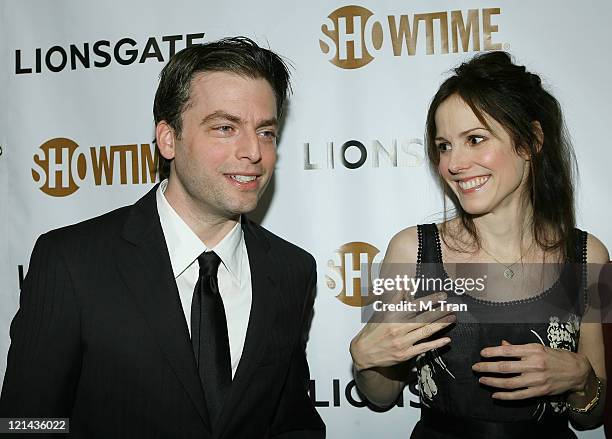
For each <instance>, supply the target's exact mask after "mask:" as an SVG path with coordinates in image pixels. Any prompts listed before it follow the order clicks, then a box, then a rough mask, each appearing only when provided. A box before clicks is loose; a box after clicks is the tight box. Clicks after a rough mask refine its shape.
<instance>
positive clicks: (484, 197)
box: [435, 95, 529, 215]
mask: <svg viewBox="0 0 612 439" xmlns="http://www.w3.org/2000/svg"><path fill="white" fill-rule="evenodd" d="M485 118H486V121H487V123H488V124H489V127H490V129H487V128H486V127H485V126H484V125H483V123H482V122H480V121H479V120H478V118H477V117H476V115H475V114H474V112H473V111H472V109H471V108H470V107H469V105H467V104H466V103H465V102H464V101H463V100H462V99H461V98H460V97H458V96H457V95H453V96H451V97H449V98H448V99H446V100H445V101H444V102H442V104H441V105H440V106H439V107H438V109H437V111H436V115H435V122H436V139H435V141H436V146H437V147H438V151H439V153H440V163H439V165H438V172H439V173H440V175H441V176H442V178H443V179H444V181H446V184H448V185H449V187H450V188H451V190H452V191H453V192H454V193H455V194H456V196H457V198H458V199H459V202H460V203H461V207H463V209H464V210H465V211H466V212H467V213H470V214H472V215H483V214H487V213H491V212H498V213H504V214H505V213H516V212H517V211H518V210H517V209H520V206H521V205H520V202H521V193H522V192H523V189H524V187H525V184H526V181H527V178H528V176H529V163H528V161H527V160H526V159H525V158H523V157H521V156H520V155H519V154H517V153H516V151H515V149H514V145H513V141H512V139H511V137H510V135H509V134H508V133H507V132H506V130H505V129H504V128H503V127H502V126H501V125H500V124H499V123H498V122H496V121H495V120H494V119H492V118H491V117H488V116H487V115H486V114H485ZM513 209H514V210H513Z"/></svg>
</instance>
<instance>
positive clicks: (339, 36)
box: [319, 5, 502, 69]
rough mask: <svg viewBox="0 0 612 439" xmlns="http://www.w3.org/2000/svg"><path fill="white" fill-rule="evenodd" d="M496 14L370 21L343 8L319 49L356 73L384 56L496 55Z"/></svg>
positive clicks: (325, 29)
mask: <svg viewBox="0 0 612 439" xmlns="http://www.w3.org/2000/svg"><path fill="white" fill-rule="evenodd" d="M500 14H501V10H500V8H486V9H469V10H467V11H461V10H454V11H441V12H427V13H418V14H411V15H409V14H403V15H387V16H385V17H382V16H381V17H375V16H374V13H373V12H372V11H370V10H369V9H367V8H364V7H363V6H357V5H350V6H344V7H342V8H339V9H336V10H335V11H333V12H332V13H331V14H329V16H328V17H327V18H326V19H325V22H324V23H323V25H321V39H320V40H319V46H320V48H321V51H322V52H323V53H324V54H326V55H327V56H328V60H329V61H330V62H331V63H332V64H334V65H336V66H338V67H340V68H343V69H358V68H360V67H363V66H365V65H367V64H369V63H370V62H372V60H373V59H374V57H375V56H377V55H378V54H389V52H391V53H392V54H393V56H396V57H399V56H415V55H417V54H419V53H422V52H423V51H424V52H425V53H426V54H427V55H434V54H447V53H450V52H453V53H458V52H469V51H475V52H477V51H480V50H499V49H501V48H502V44H501V43H494V42H493V34H494V33H496V32H498V25H497V24H493V22H492V18H493V16H494V15H500ZM423 39H425V43H424V44H423V43H421V44H419V41H422V40H423Z"/></svg>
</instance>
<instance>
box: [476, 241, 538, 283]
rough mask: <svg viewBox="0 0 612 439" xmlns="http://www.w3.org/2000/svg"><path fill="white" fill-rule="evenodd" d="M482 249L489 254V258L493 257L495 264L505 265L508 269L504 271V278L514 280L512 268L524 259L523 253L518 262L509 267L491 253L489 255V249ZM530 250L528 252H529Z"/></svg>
mask: <svg viewBox="0 0 612 439" xmlns="http://www.w3.org/2000/svg"><path fill="white" fill-rule="evenodd" d="M480 248H481V249H482V251H484V252H485V253H486V254H488V255H489V256H491V257H492V258H493V259H494V260H495V262H497V263H498V264H501V265H503V266H504V267H506V269H505V270H504V277H505V278H506V279H512V278H513V277H514V270H512V266H513V265H516V263H517V262H518V261H520V260H521V259H523V254H522V253H521V255H520V256H519V258H518V259H517V260H516V261H514V262H513V263H512V264H510V265H508V264H505V263H503V262H502V261H500V260H499V259H497V258H496V257H495V256H493V255H492V254H491V253H489V252H488V251H487V249H486V248H484V247H480ZM529 250H531V247H530V248H529ZM529 250H528V251H529Z"/></svg>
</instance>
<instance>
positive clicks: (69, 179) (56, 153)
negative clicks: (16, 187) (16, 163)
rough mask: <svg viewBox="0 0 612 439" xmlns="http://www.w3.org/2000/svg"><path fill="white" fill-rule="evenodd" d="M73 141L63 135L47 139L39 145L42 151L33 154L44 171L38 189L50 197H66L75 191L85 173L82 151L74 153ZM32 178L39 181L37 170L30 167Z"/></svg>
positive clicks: (85, 164) (39, 176) (35, 160)
mask: <svg viewBox="0 0 612 439" xmlns="http://www.w3.org/2000/svg"><path fill="white" fill-rule="evenodd" d="M78 147H79V145H77V144H76V143H75V142H74V141H72V140H70V139H66V138H63V137H58V138H55V139H51V140H48V141H47V142H45V143H43V144H42V145H40V149H41V151H42V152H40V153H38V154H37V155H35V156H34V163H36V164H37V165H38V167H39V168H40V169H41V170H42V171H43V172H44V182H43V185H42V186H41V187H40V190H41V191H43V192H44V193H45V194H47V195H51V196H52V197H66V196H68V195H71V194H73V193H75V192H76V191H77V190H78V189H79V185H78V184H77V182H76V181H75V177H77V179H78V181H79V183H81V182H82V181H83V179H84V178H85V174H86V173H87V163H86V160H85V155H84V154H83V153H79V154H77V153H76V150H77V148H78ZM32 178H33V179H34V181H36V182H39V181H40V180H41V178H42V176H41V174H40V172H39V171H37V170H35V169H32Z"/></svg>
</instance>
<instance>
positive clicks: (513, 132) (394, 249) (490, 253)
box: [351, 52, 609, 439]
mask: <svg viewBox="0 0 612 439" xmlns="http://www.w3.org/2000/svg"><path fill="white" fill-rule="evenodd" d="M426 137H427V138H426V143H427V154H428V158H429V161H430V164H431V165H432V167H433V169H434V171H435V173H436V174H437V175H438V176H439V180H440V183H441V185H442V187H443V188H444V193H445V195H446V196H447V197H448V198H449V199H450V200H451V201H452V202H453V204H454V206H453V207H454V214H453V215H452V216H451V217H448V218H447V217H446V214H445V218H444V221H443V222H441V223H440V224H426V225H419V226H415V227H410V228H407V229H405V230H402V231H401V232H399V233H398V234H397V235H395V236H394V237H393V239H392V240H391V242H390V243H389V246H388V248H387V252H386V255H385V259H384V262H383V269H382V272H383V273H384V272H386V271H392V270H390V269H389V267H391V266H395V267H397V266H398V265H397V264H413V266H414V267H416V268H415V269H414V270H416V273H414V272H413V273H412V274H417V275H419V276H420V275H424V276H429V277H438V278H442V279H443V280H448V279H455V278H456V277H457V276H458V274H459V272H461V271H462V270H465V267H466V266H467V265H465V264H467V263H471V264H473V263H480V264H486V267H487V270H488V271H487V274H488V281H487V285H486V288H485V291H484V292H483V293H482V294H481V295H480V296H476V295H474V294H469V293H466V294H463V295H461V297H460V300H461V302H462V303H464V304H465V305H466V307H467V308H468V310H469V312H454V313H452V312H450V311H449V310H448V309H447V310H446V311H436V312H426V313H424V314H420V315H419V316H416V315H414V314H410V313H405V315H404V316H403V319H404V320H405V321H407V322H408V323H405V322H404V323H398V322H397V319H396V320H395V322H392V323H374V322H373V321H372V322H370V323H368V324H366V325H365V326H364V328H363V329H362V330H361V331H360V332H359V334H357V335H356V336H355V338H354V339H353V340H352V342H351V355H352V357H353V363H354V370H355V378H356V381H357V385H358V387H359V389H360V390H361V392H362V393H364V394H365V395H366V396H367V397H368V399H369V400H370V401H371V402H373V403H374V404H376V405H379V406H381V407H387V406H390V405H391V404H392V403H393V402H394V400H395V399H396V398H397V396H398V395H399V393H400V392H401V391H402V389H403V387H404V386H405V385H406V381H407V380H408V379H409V378H408V375H409V370H410V369H411V367H412V365H413V364H414V363H412V362H410V361H408V360H412V359H415V360H416V367H417V374H418V385H419V390H420V396H421V420H420V421H419V423H418V424H417V426H416V427H415V429H414V431H413V433H412V437H413V438H463V437H465V438H487V439H488V438H517V437H519V438H528V437H546V438H548V437H550V438H574V437H575V435H574V433H573V432H572V431H571V430H570V429H569V427H568V420H571V421H572V423H573V424H574V425H575V426H577V427H579V428H592V427H594V426H596V425H598V424H599V423H601V418H602V412H603V406H604V399H605V379H606V376H605V368H604V347H603V339H602V330H601V324H600V323H598V322H597V319H596V317H593V315H594V314H593V313H594V311H593V309H594V308H593V307H592V306H589V304H588V303H587V302H588V300H589V299H588V298H587V291H586V288H587V284H588V282H587V278H588V277H589V275H590V273H589V270H591V266H589V268H588V269H587V265H586V263H587V262H589V263H595V264H603V263H605V262H607V261H608V259H609V255H608V251H607V250H606V248H605V247H604V245H603V244H602V243H601V242H600V241H599V240H598V239H597V238H595V237H594V236H592V235H590V234H588V233H586V232H583V231H581V230H578V229H576V228H575V214H574V192H573V152H572V149H571V144H570V142H569V140H568V138H567V137H566V135H565V131H564V126H563V118H562V114H561V109H560V106H559V103H558V102H557V100H556V99H555V98H554V97H553V96H551V95H550V94H549V93H548V92H547V91H546V90H545V89H544V88H543V87H542V84H541V81H540V78H539V76H537V75H535V74H532V73H530V72H528V71H526V69H525V68H524V67H523V66H518V65H515V64H513V62H512V60H511V58H510V56H509V55H508V54H507V53H504V52H489V53H485V54H480V55H477V56H476V57H474V58H473V59H472V60H470V61H469V62H467V63H464V64H462V65H461V66H459V67H458V68H456V69H455V70H454V75H452V76H451V77H450V78H449V79H447V80H446V81H445V82H444V83H443V84H442V85H441V86H440V89H439V90H438V92H437V93H436V95H435V96H434V98H433V100H432V103H431V105H430V108H429V112H428V115H427V133H426ZM386 269H387V270H386ZM431 292H433V291H424V290H420V291H419V292H418V293H417V294H416V296H415V300H416V299H418V298H419V297H420V296H426V295H427V294H429V293H431ZM446 293H447V295H448V296H452V295H453V294H454V293H453V292H448V291H447V292H446ZM455 293H456V292H455ZM427 297H429V298H434V299H435V298H439V297H437V296H427ZM456 297H458V296H456ZM589 297H590V296H589ZM421 300H425V299H421ZM586 313H591V314H586ZM587 315H589V316H591V317H590V318H587Z"/></svg>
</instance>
